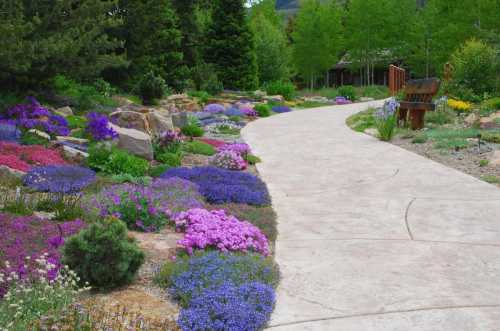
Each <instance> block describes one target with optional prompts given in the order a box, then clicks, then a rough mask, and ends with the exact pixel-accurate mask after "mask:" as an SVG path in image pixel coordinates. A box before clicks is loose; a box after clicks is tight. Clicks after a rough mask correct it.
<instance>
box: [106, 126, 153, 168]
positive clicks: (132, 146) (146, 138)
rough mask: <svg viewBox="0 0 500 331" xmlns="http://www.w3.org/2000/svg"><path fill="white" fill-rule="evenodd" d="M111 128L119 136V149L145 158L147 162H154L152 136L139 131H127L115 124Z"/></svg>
mask: <svg viewBox="0 0 500 331" xmlns="http://www.w3.org/2000/svg"><path fill="white" fill-rule="evenodd" d="M110 127H111V128H113V129H114V130H115V131H116V132H117V133H118V135H119V138H118V147H119V148H121V149H124V150H126V151H129V152H130V153H132V154H134V155H137V156H140V157H143V158H145V159H146V160H153V144H152V142H151V136H150V135H148V134H146V133H144V132H142V131H139V130H135V129H126V128H122V127H119V126H116V125H114V124H110Z"/></svg>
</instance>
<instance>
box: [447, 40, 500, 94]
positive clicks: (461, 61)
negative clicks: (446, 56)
mask: <svg viewBox="0 0 500 331" xmlns="http://www.w3.org/2000/svg"><path fill="white" fill-rule="evenodd" d="M451 64H452V66H453V69H454V72H453V80H452V84H451V86H452V88H456V89H458V91H460V90H471V91H472V92H473V93H474V94H475V95H478V96H482V95H484V94H485V93H486V94H487V93H493V92H495V91H497V89H498V88H499V83H500V81H499V79H500V78H499V75H498V72H499V70H500V62H499V60H498V56H497V52H496V50H495V49H493V48H492V47H491V46H489V45H487V44H486V43H484V42H482V41H478V40H475V39H473V40H469V41H468V42H466V43H465V44H464V45H463V47H461V48H460V49H459V50H457V51H456V52H455V53H454V54H453V56H452V61H451ZM451 92H453V90H452V91H451ZM462 97H463V95H462ZM469 99H470V98H469ZM472 101H473V100H472Z"/></svg>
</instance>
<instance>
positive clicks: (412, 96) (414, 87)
mask: <svg viewBox="0 0 500 331" xmlns="http://www.w3.org/2000/svg"><path fill="white" fill-rule="evenodd" d="M439 86H440V81H439V79H437V78H428V79H414V80H409V81H408V82H406V86H405V99H404V101H410V102H427V103H430V102H432V98H433V97H434V96H435V95H436V94H437V92H438V90H439Z"/></svg>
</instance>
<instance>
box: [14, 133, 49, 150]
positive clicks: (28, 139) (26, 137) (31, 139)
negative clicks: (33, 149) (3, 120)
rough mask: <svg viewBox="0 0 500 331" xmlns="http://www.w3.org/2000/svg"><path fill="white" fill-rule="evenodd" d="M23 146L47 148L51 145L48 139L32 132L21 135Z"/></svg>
mask: <svg viewBox="0 0 500 331" xmlns="http://www.w3.org/2000/svg"><path fill="white" fill-rule="evenodd" d="M21 144H23V145H43V146H45V147H47V146H48V145H49V144H50V141H49V140H48V139H45V138H43V137H40V136H39V135H37V134H36V133H32V132H28V131H26V132H23V134H22V135H21Z"/></svg>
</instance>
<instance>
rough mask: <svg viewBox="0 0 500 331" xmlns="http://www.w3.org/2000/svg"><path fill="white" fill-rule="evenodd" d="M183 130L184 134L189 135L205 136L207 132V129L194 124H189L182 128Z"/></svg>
mask: <svg viewBox="0 0 500 331" xmlns="http://www.w3.org/2000/svg"><path fill="white" fill-rule="evenodd" d="M181 132H182V134H183V135H185V136H188V137H203V135H204V134H205V130H203V128H202V127H200V126H198V125H193V124H188V125H186V126H185V127H183V128H181Z"/></svg>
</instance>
